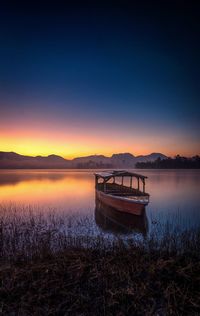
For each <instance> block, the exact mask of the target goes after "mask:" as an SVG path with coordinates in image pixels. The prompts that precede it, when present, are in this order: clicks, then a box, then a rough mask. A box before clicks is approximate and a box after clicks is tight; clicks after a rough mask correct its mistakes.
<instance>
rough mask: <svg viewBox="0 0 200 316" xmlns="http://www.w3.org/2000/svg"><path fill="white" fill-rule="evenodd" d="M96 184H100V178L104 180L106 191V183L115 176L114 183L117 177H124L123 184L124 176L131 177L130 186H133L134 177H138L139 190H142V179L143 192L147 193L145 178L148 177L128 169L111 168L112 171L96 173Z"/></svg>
mask: <svg viewBox="0 0 200 316" xmlns="http://www.w3.org/2000/svg"><path fill="white" fill-rule="evenodd" d="M94 175H95V184H96V188H97V186H98V181H99V179H102V180H103V183H104V187H105V189H104V191H106V183H107V182H108V181H109V180H110V179H112V178H113V183H115V177H122V183H121V185H122V186H123V185H124V177H130V188H132V179H133V178H136V179H137V182H138V185H137V190H138V191H139V190H140V180H141V181H142V184H143V193H145V179H147V178H148V177H147V176H144V175H142V174H139V173H135V172H130V171H127V170H111V171H102V172H96V173H95V174H94Z"/></svg>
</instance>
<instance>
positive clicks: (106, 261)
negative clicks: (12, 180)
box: [0, 205, 200, 316]
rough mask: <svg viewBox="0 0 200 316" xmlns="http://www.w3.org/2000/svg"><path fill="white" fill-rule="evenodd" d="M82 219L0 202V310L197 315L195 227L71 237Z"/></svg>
mask: <svg viewBox="0 0 200 316" xmlns="http://www.w3.org/2000/svg"><path fill="white" fill-rule="evenodd" d="M84 225H85V226H88V227H89V226H91V223H90V221H89V219H88V218H87V217H82V218H74V217H72V216H66V217H63V216H62V215H59V214H57V215H55V214H52V212H49V213H40V212H39V210H38V209H35V208H33V207H31V206H27V207H25V206H24V207H23V206H14V205H10V206H4V205H0V243H1V245H0V262H1V264H0V279H1V283H0V310H1V315H106V316H107V315H198V314H199V312H200V295H199V274H200V264H199V259H200V228H195V229H194V230H185V231H178V230H173V231H170V230H169V226H167V225H166V227H163V234H162V237H161V238H158V236H157V235H156V233H153V234H151V235H150V236H149V237H148V238H144V239H143V240H137V239H136V240H135V239H133V238H132V239H131V238H129V239H128V240H122V239H120V238H117V237H116V238H114V239H109V238H107V237H105V236H104V235H103V234H99V235H96V236H92V235H90V234H89V231H88V233H85V234H82V233H81V234H78V231H77V234H72V227H73V228H76V229H77V230H81V227H82V226H84Z"/></svg>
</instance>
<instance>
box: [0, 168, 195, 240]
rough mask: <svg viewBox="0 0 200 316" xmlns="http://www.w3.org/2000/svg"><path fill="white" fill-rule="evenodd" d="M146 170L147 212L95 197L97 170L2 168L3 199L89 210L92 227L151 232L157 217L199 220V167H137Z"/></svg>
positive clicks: (175, 222)
mask: <svg viewBox="0 0 200 316" xmlns="http://www.w3.org/2000/svg"><path fill="white" fill-rule="evenodd" d="M136 172H138V173H142V174H144V175H147V176H148V179H147V184H146V191H147V192H148V193H150V203H149V205H148V206H147V207H146V216H144V218H142V219H141V218H135V217H131V216H129V215H122V214H119V213H118V212H113V210H110V209H105V208H102V205H99V203H98V204H97V205H96V203H95V192H94V176H93V173H94V171H91V170H90V171H88V170H67V171H66V170H24V171H23V170H3V171H0V203H3V204H4V205H5V204H7V203H8V204H10V203H15V204H18V203H20V204H26V205H27V204H31V205H32V204H34V205H37V206H39V207H41V208H42V207H43V206H45V208H43V209H44V210H45V209H46V207H54V208H56V210H55V211H56V212H60V211H62V212H66V213H68V212H70V213H73V212H74V213H77V212H79V213H81V214H84V215H85V214H86V215H88V214H90V215H91V218H92V222H93V225H94V227H96V229H97V230H98V231H102V232H106V233H109V234H116V233H122V234H126V233H129V234H130V232H139V233H142V234H146V233H148V232H149V231H150V230H151V229H152V225H155V224H156V223H157V222H158V221H159V222H160V223H165V222H170V223H171V224H172V225H179V226H181V227H182V228H185V227H193V226H195V225H199V224H200V212H199V206H200V170H137V171H136Z"/></svg>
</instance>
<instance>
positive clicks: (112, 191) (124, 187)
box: [94, 170, 149, 215]
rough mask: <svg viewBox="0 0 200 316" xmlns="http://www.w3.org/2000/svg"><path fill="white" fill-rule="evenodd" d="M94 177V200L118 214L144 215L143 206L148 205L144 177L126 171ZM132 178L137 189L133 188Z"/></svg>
mask: <svg viewBox="0 0 200 316" xmlns="http://www.w3.org/2000/svg"><path fill="white" fill-rule="evenodd" d="M94 175H95V191H96V199H98V200H99V201H100V202H102V203H104V204H106V205H108V206H111V207H113V208H114V209H116V210H118V211H120V212H124V213H130V214H134V215H142V214H143V213H144V211H145V206H146V205H147V204H148V203H149V194H148V193H147V192H145V180H146V179H147V177H146V176H144V175H141V174H138V173H134V172H130V171H127V170H111V171H102V172H98V173H95V174H94ZM134 178H135V179H136V181H137V188H134V187H133V179H134ZM127 179H130V181H127ZM118 180H120V183H118ZM141 183H142V190H140V184H141Z"/></svg>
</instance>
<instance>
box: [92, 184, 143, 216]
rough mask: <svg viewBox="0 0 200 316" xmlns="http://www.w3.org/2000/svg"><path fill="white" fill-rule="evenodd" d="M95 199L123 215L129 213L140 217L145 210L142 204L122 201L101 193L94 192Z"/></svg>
mask: <svg viewBox="0 0 200 316" xmlns="http://www.w3.org/2000/svg"><path fill="white" fill-rule="evenodd" d="M96 198H98V199H99V200H100V201H101V202H103V203H105V204H107V205H109V206H111V207H113V208H115V209H116V210H118V211H120V212H124V213H130V214H134V215H142V214H143V213H144V210H145V205H144V204H142V203H137V202H135V201H133V200H132V201H128V200H123V199H120V198H116V197H115V196H111V195H108V194H105V193H103V192H101V191H98V190H96Z"/></svg>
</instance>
